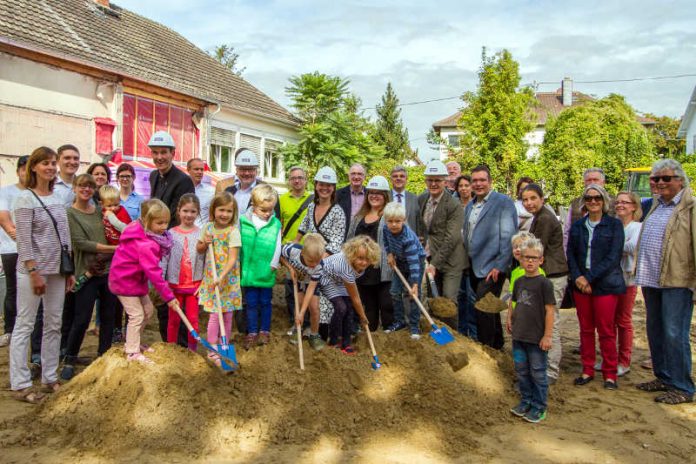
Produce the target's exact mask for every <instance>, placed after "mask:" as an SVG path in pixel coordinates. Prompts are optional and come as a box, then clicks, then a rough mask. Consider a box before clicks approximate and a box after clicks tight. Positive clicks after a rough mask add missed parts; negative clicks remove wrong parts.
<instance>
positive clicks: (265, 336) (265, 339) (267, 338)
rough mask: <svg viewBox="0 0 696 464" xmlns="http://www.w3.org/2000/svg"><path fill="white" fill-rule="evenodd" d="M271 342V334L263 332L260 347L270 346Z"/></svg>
mask: <svg viewBox="0 0 696 464" xmlns="http://www.w3.org/2000/svg"><path fill="white" fill-rule="evenodd" d="M270 341H271V333H270V332H261V333H260V334H259V345H268V343H270Z"/></svg>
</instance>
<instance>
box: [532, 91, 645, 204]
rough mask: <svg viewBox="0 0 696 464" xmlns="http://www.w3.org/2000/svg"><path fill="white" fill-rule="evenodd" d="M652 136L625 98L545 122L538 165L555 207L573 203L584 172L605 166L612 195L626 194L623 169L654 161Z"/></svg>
mask: <svg viewBox="0 0 696 464" xmlns="http://www.w3.org/2000/svg"><path fill="white" fill-rule="evenodd" d="M654 158H655V157H654V155H653V145H652V142H651V141H650V137H649V135H648V132H647V131H646V130H645V129H644V128H643V126H641V124H640V123H639V122H638V121H637V120H636V114H635V112H634V111H633V108H631V107H630V106H629V105H628V104H627V103H626V101H625V100H624V98H623V97H622V96H620V95H609V96H608V97H606V98H603V99H601V100H597V101H591V102H587V103H586V104H584V105H582V106H577V107H572V108H569V109H567V110H565V111H563V112H562V113H561V114H560V115H559V116H558V117H557V118H552V119H550V120H549V121H548V122H547V124H546V135H545V136H544V142H543V143H542V145H541V147H540V153H539V159H538V163H539V166H540V168H541V169H540V172H541V173H543V178H544V183H545V187H546V190H547V191H548V193H549V194H550V196H551V197H552V198H551V200H552V203H554V204H561V205H563V204H568V203H569V202H570V201H571V200H572V198H574V197H576V196H577V195H579V194H580V193H581V191H582V188H583V183H582V173H583V171H584V170H585V169H586V168H588V167H591V166H596V167H601V168H602V169H604V172H605V174H606V177H607V181H606V186H607V190H608V191H609V193H612V194H615V193H616V192H618V191H619V190H621V189H622V188H623V186H624V182H625V173H624V169H626V168H629V167H636V166H649V165H650V163H651V162H652V161H653V160H654Z"/></svg>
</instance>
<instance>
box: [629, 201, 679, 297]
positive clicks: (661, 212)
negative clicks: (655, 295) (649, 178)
mask: <svg viewBox="0 0 696 464" xmlns="http://www.w3.org/2000/svg"><path fill="white" fill-rule="evenodd" d="M683 193H684V190H683V189H682V191H681V192H679V193H678V194H677V195H676V196H675V197H674V198H672V201H670V202H669V203H665V202H664V200H662V197H659V198H658V199H657V206H656V207H655V210H654V211H653V212H652V214H651V215H650V216H648V217H647V218H646V219H645V222H644V223H643V233H642V235H641V236H640V249H639V251H638V263H637V265H636V285H638V286H640V287H652V288H661V287H660V270H661V269H662V245H663V242H664V238H665V231H666V230H667V224H668V223H669V219H670V218H671V217H672V213H673V212H674V208H676V207H677V205H678V204H679V202H680V201H681V197H682V194H683Z"/></svg>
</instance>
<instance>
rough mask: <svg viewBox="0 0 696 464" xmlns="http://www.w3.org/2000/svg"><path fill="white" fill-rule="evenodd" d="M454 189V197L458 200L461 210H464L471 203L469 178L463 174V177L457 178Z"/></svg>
mask: <svg viewBox="0 0 696 464" xmlns="http://www.w3.org/2000/svg"><path fill="white" fill-rule="evenodd" d="M455 189H456V192H457V195H456V197H457V198H458V199H459V203H461V205H462V208H466V205H468V204H469V202H470V201H471V198H472V196H471V176H470V175H468V174H464V175H463V176H459V177H457V181H456V182H455Z"/></svg>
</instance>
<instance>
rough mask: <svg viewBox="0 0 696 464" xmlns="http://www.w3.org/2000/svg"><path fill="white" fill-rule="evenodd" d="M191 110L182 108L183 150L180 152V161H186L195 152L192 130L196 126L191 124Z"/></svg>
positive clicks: (194, 154)
mask: <svg viewBox="0 0 696 464" xmlns="http://www.w3.org/2000/svg"><path fill="white" fill-rule="evenodd" d="M192 117H193V111H191V110H184V150H183V153H182V156H183V158H182V160H181V161H188V160H190V159H191V158H193V157H194V156H196V153H195V144H194V143H193V140H194V138H195V135H194V131H195V130H196V126H194V125H193V119H192Z"/></svg>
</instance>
